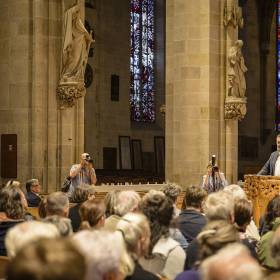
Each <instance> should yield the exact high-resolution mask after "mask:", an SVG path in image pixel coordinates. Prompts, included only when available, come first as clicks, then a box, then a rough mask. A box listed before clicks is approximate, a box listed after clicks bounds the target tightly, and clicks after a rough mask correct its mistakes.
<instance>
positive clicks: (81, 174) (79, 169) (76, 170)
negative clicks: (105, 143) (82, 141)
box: [68, 153, 97, 196]
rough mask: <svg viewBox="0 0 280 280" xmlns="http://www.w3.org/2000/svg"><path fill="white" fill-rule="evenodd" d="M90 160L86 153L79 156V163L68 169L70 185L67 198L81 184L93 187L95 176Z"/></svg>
mask: <svg viewBox="0 0 280 280" xmlns="http://www.w3.org/2000/svg"><path fill="white" fill-rule="evenodd" d="M90 161H91V158H90V155H89V154H88V153H83V154H81V163H80V164H74V165H72V167H71V169H70V177H71V185H70V188H69V192H68V194H69V196H71V195H72V193H73V191H74V189H75V188H76V187H77V186H79V185H81V184H88V185H95V184H96V181H97V179H96V174H95V170H94V168H93V166H92V164H90Z"/></svg>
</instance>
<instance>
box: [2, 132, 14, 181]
mask: <svg viewBox="0 0 280 280" xmlns="http://www.w3.org/2000/svg"><path fill="white" fill-rule="evenodd" d="M1 177H2V178H17V135H16V134H2V135H1Z"/></svg>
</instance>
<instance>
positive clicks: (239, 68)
mask: <svg viewBox="0 0 280 280" xmlns="http://www.w3.org/2000/svg"><path fill="white" fill-rule="evenodd" d="M242 46H243V41H242V40H237V41H236V42H235V43H234V45H233V46H232V47H231V48H230V49H229V55H228V61H229V71H228V83H229V88H228V96H232V97H239V98H240V97H241V98H244V97H245V92H246V80H245V75H244V74H245V72H246V71H247V70H248V69H247V67H246V66H245V63H244V57H243V55H242V52H241V49H242Z"/></svg>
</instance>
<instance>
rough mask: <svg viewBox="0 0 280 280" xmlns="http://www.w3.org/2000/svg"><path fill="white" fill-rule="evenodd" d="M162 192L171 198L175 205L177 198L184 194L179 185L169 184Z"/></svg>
mask: <svg viewBox="0 0 280 280" xmlns="http://www.w3.org/2000/svg"><path fill="white" fill-rule="evenodd" d="M162 191H163V193H164V194H165V195H166V196H167V197H169V198H170V199H171V200H172V201H173V203H175V202H176V199H177V197H178V196H179V195H180V193H181V192H182V188H181V187H180V186H179V185H178V184H175V183H168V184H167V186H165V187H164V188H162Z"/></svg>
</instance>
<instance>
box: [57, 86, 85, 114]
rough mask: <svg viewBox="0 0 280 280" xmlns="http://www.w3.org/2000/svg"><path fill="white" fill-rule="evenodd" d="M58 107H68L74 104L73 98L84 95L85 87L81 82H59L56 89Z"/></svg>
mask: <svg viewBox="0 0 280 280" xmlns="http://www.w3.org/2000/svg"><path fill="white" fill-rule="evenodd" d="M56 93H57V97H58V100H59V107H60V109H65V108H70V107H73V106H74V105H75V100H76V99H77V98H80V97H84V96H85V94H86V89H85V87H84V85H83V84H77V83H72V84H69V83H68V84H60V85H59V86H58V87H57V89H56Z"/></svg>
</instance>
